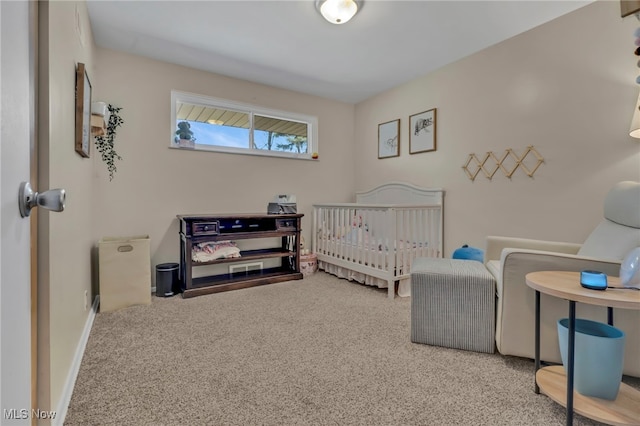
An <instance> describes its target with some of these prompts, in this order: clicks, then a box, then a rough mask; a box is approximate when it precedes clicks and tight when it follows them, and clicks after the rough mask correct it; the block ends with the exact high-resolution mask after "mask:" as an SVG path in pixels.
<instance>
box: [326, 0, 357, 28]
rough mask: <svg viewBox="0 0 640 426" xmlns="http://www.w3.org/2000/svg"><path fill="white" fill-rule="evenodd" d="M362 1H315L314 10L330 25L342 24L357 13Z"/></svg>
mask: <svg viewBox="0 0 640 426" xmlns="http://www.w3.org/2000/svg"><path fill="white" fill-rule="evenodd" d="M361 6H362V0H360V1H356V0H316V9H318V11H319V12H320V13H321V14H322V16H323V17H324V19H326V20H327V21H329V22H331V23H332V24H344V23H345V22H348V21H349V20H350V19H351V18H353V17H354V16H355V14H356V13H358V9H360V7H361Z"/></svg>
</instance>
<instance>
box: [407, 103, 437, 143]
mask: <svg viewBox="0 0 640 426" xmlns="http://www.w3.org/2000/svg"><path fill="white" fill-rule="evenodd" d="M435 150H436V108H433V109H430V110H428V111H424V112H420V113H418V114H414V115H411V116H409V154H417V153H418V152H429V151H435Z"/></svg>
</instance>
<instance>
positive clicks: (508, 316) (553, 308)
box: [485, 181, 640, 377]
mask: <svg viewBox="0 0 640 426" xmlns="http://www.w3.org/2000/svg"><path fill="white" fill-rule="evenodd" d="M635 247H640V183H638V182H629V181H626V182H620V183H618V184H616V185H615V186H614V187H613V188H612V189H611V190H610V191H609V193H608V194H607V196H606V198H605V200H604V218H603V220H602V222H601V223H600V224H599V225H598V226H597V227H596V228H595V229H594V231H593V232H592V233H591V235H590V236H589V237H588V238H587V240H586V241H585V242H584V243H583V244H574V243H560V242H551V241H540V240H531V239H522V238H510V237H498V236H490V237H488V238H487V245H486V251H485V265H486V266H487V269H488V270H489V272H491V273H492V275H493V276H494V277H495V278H496V284H497V286H496V293H497V304H496V347H497V349H498V351H499V352H500V353H501V354H503V355H513V356H519V357H526V358H533V357H534V320H535V311H534V291H533V290H532V289H531V288H529V287H528V286H527V285H526V283H525V275H526V274H527V273H529V272H533V271H545V270H546V271H550V270H566V271H581V270H584V269H592V270H597V271H602V272H604V273H606V274H607V275H610V276H618V275H619V273H620V264H621V262H622V260H623V259H624V256H625V255H626V254H627V253H629V252H630V251H631V250H632V249H633V248H635ZM609 291H634V290H609ZM638 297H640V292H638ZM567 316H568V302H566V301H564V300H561V299H557V298H554V297H550V296H547V295H544V294H543V295H541V323H540V325H541V336H540V339H541V346H540V348H541V359H542V360H544V361H549V362H560V361H561V359H560V352H559V349H558V337H557V328H556V321H557V320H558V319H560V318H565V317H567ZM576 316H577V317H578V318H589V319H593V320H596V321H601V322H606V321H607V310H606V308H604V307H598V306H592V305H585V304H581V303H578V304H576ZM614 325H615V326H616V327H617V328H620V329H622V330H623V331H624V332H625V333H626V344H625V361H624V374H627V375H631V376H636V377H640V311H637V310H628V309H614Z"/></svg>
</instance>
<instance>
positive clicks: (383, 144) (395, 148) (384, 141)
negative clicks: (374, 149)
mask: <svg viewBox="0 0 640 426" xmlns="http://www.w3.org/2000/svg"><path fill="white" fill-rule="evenodd" d="M399 155H400V119H397V120H393V121H388V122H386V123H382V124H378V158H389V157H398V156H399Z"/></svg>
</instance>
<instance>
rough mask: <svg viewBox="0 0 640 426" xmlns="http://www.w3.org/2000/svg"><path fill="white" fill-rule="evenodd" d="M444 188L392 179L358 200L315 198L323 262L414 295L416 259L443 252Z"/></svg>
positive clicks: (316, 239)
mask: <svg viewBox="0 0 640 426" xmlns="http://www.w3.org/2000/svg"><path fill="white" fill-rule="evenodd" d="M443 206H444V190H442V189H439V188H437V189H433V188H421V187H418V186H415V185H412V184H409V183H404V182H391V183H387V184H384V185H381V186H378V187H376V188H374V189H372V190H370V191H364V192H357V193H356V202H355V203H338V204H335V203H334V204H314V205H313V232H312V250H313V251H314V253H315V254H316V256H317V258H318V268H319V269H321V270H324V271H325V272H328V273H331V274H333V275H336V276H338V277H340V278H346V279H348V280H351V281H357V282H359V283H362V284H367V285H372V286H377V287H379V288H387V294H388V297H389V298H392V299H393V298H394V297H395V287H396V284H398V295H399V296H408V295H409V292H410V282H409V278H410V276H411V275H410V272H411V263H412V261H413V259H415V258H417V257H442V254H443Z"/></svg>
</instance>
